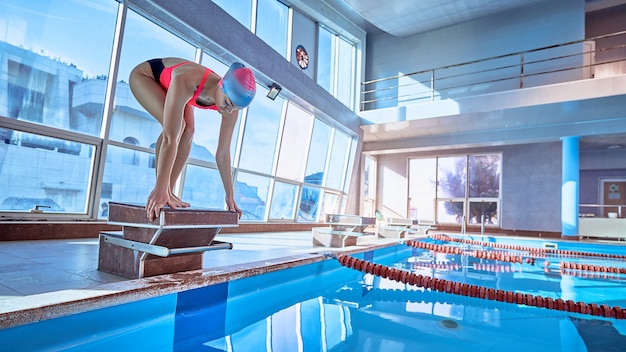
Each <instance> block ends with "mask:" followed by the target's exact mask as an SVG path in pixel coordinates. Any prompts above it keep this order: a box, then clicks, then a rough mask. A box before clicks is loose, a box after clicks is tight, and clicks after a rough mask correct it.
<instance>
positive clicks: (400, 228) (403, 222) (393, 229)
mask: <svg viewBox="0 0 626 352" xmlns="http://www.w3.org/2000/svg"><path fill="white" fill-rule="evenodd" d="M417 225H418V221H417V220H413V219H403V218H387V220H386V221H385V223H384V224H380V225H379V226H378V237H379V238H396V239H400V238H404V237H405V236H407V235H408V234H410V233H411V232H412V231H413V227H414V226H417Z"/></svg>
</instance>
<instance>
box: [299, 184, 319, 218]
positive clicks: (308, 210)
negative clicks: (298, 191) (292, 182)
mask: <svg viewBox="0 0 626 352" xmlns="http://www.w3.org/2000/svg"><path fill="white" fill-rule="evenodd" d="M321 194H322V189H321V188H317V187H311V186H304V188H303V189H302V195H301V196H300V210H299V211H298V221H317V216H318V211H319V208H320V201H321V199H320V196H321Z"/></svg>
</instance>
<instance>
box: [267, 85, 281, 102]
mask: <svg viewBox="0 0 626 352" xmlns="http://www.w3.org/2000/svg"><path fill="white" fill-rule="evenodd" d="M269 87H270V91H269V92H267V97H268V98H270V99H272V100H274V99H276V97H277V96H278V94H279V93H280V91H281V90H282V89H283V88H282V87H281V86H279V85H278V84H276V83H272V85H271V86H269Z"/></svg>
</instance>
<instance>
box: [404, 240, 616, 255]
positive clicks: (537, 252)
mask: <svg viewBox="0 0 626 352" xmlns="http://www.w3.org/2000/svg"><path fill="white" fill-rule="evenodd" d="M428 237H430V238H432V239H434V240H439V241H446V242H457V243H464V244H471V245H477V246H482V247H493V248H501V249H512V250H517V251H525V252H530V253H533V255H534V256H539V255H543V256H545V255H546V254H553V255H558V256H570V257H572V256H580V257H600V258H613V259H626V255H623V254H612V253H595V252H582V251H573V250H563V249H552V248H535V247H525V246H519V245H513V244H504V243H495V242H482V241H475V240H469V239H463V238H454V237H451V236H448V235H444V234H434V235H428ZM412 241H413V240H412Z"/></svg>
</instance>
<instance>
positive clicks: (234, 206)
mask: <svg viewBox="0 0 626 352" xmlns="http://www.w3.org/2000/svg"><path fill="white" fill-rule="evenodd" d="M226 205H227V206H228V211H232V212H234V213H237V214H238V218H239V219H241V214H242V211H241V209H239V207H238V206H237V203H235V200H234V199H232V198H229V197H228V196H227V197H226Z"/></svg>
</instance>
